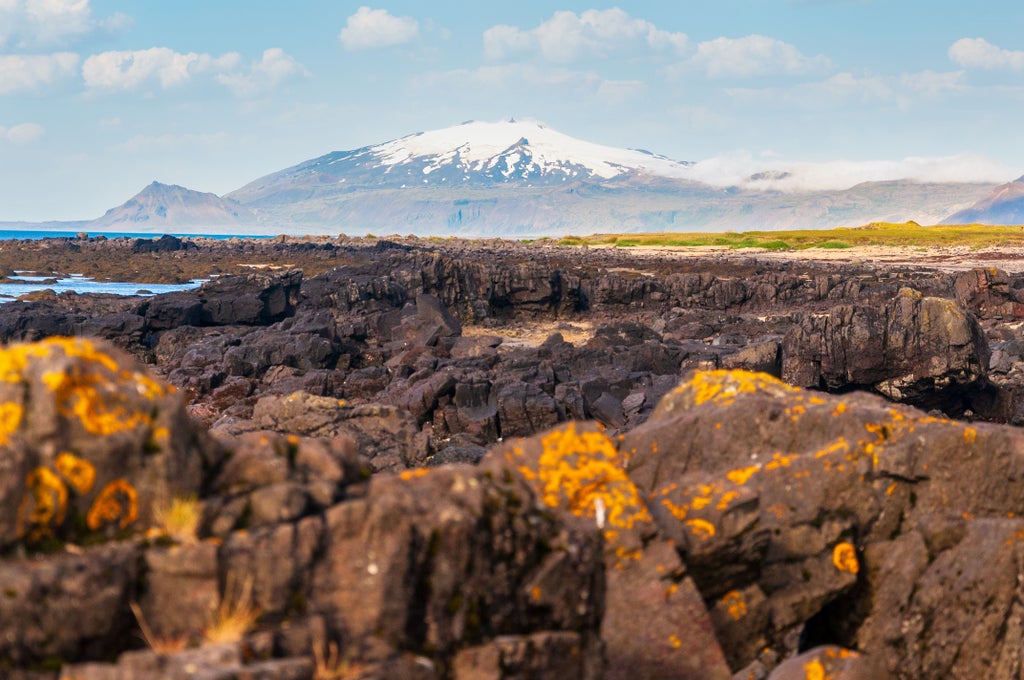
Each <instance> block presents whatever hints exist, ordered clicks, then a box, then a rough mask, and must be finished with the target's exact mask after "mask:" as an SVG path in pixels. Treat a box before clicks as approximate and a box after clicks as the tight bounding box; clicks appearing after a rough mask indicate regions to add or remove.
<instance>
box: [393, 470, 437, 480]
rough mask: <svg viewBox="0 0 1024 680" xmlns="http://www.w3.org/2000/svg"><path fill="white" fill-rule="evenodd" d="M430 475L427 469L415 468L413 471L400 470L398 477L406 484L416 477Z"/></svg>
mask: <svg viewBox="0 0 1024 680" xmlns="http://www.w3.org/2000/svg"><path fill="white" fill-rule="evenodd" d="M429 473H430V470H428V469H427V468H415V469H413V470H402V471H401V472H399V473H398V477H399V478H400V479H402V480H403V481H406V482H408V481H409V480H410V479H416V478H418V477H425V476H426V475H427V474H429Z"/></svg>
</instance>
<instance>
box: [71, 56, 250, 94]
mask: <svg viewBox="0 0 1024 680" xmlns="http://www.w3.org/2000/svg"><path fill="white" fill-rule="evenodd" d="M240 61H241V57H240V56H239V55H238V54H237V53H235V52H229V53H227V54H224V55H222V56H220V57H214V56H211V55H209V54H196V53H195V52H189V53H188V54H182V53H180V52H175V51H174V50H172V49H169V48H167V47H151V48H150V49H147V50H134V51H121V52H102V53H100V54H97V55H93V56H91V57H89V58H88V59H86V60H85V63H84V64H82V77H83V78H84V80H85V84H86V86H87V87H90V88H93V89H97V90H132V89H135V88H137V87H139V86H141V85H145V84H148V83H150V82H154V81H156V82H159V84H160V87H161V88H163V89H168V88H171V87H175V86H178V85H183V84H185V83H187V82H189V81H190V80H191V79H192V77H193V76H194V75H196V74H199V73H207V72H228V71H230V70H232V69H234V68H235V67H237V66H238V64H239V62H240Z"/></svg>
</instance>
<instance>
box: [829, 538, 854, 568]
mask: <svg viewBox="0 0 1024 680" xmlns="http://www.w3.org/2000/svg"><path fill="white" fill-rule="evenodd" d="M832 564H834V565H835V567H836V569H838V570H839V571H845V572H849V573H851V574H856V573H857V572H858V571H860V562H858V561H857V550H856V548H854V547H853V545H852V544H851V543H847V542H845V541H844V542H842V543H837V544H836V547H835V548H833V549H832Z"/></svg>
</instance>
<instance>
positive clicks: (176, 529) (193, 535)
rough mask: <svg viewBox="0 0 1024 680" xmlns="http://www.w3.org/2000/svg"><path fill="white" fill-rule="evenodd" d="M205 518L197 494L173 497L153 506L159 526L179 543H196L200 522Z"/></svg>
mask: <svg viewBox="0 0 1024 680" xmlns="http://www.w3.org/2000/svg"><path fill="white" fill-rule="evenodd" d="M202 518H203V510H202V506H201V505H200V504H199V499H198V498H196V497H195V496H181V497H175V498H172V499H171V501H170V502H169V503H161V504H158V505H156V506H154V508H153V520H154V521H155V522H156V525H157V528H158V529H159V530H160V531H161V532H162V533H163V534H164V535H165V536H169V537H171V538H173V539H174V540H175V541H177V542H178V543H196V542H198V540H199V522H200V521H201V520H202Z"/></svg>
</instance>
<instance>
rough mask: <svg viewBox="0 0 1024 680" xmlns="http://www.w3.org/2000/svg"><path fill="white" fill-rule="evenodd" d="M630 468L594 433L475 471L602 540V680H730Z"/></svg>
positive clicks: (492, 454) (500, 451) (532, 445)
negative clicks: (524, 488)
mask: <svg viewBox="0 0 1024 680" xmlns="http://www.w3.org/2000/svg"><path fill="white" fill-rule="evenodd" d="M628 464H629V455H628V454H627V453H624V452H622V450H621V449H619V448H618V447H617V446H616V444H615V443H614V442H613V441H612V440H611V439H609V437H608V436H607V435H606V434H605V433H604V432H603V430H602V429H601V428H600V426H598V425H596V424H593V423H588V424H582V423H569V424H567V425H563V426H560V427H557V428H554V429H552V430H549V431H548V432H546V433H543V434H541V435H537V436H535V437H531V438H529V439H518V440H513V441H511V442H507V443H506V444H505V445H503V446H499V447H496V448H494V449H492V450H491V451H489V452H488V453H487V455H486V456H485V458H484V460H483V461H482V462H481V466H482V467H483V468H484V469H485V470H487V471H488V472H490V473H492V474H493V475H495V476H499V475H500V476H503V477H511V478H519V479H521V480H522V481H523V482H524V483H525V484H527V485H528V486H530V487H532V488H533V490H534V493H535V494H536V496H537V499H538V501H539V502H540V503H541V504H542V505H543V506H546V507H547V508H548V509H549V510H550V511H551V512H553V513H555V514H557V515H560V516H562V517H564V518H565V521H579V520H581V519H582V520H584V521H588V522H594V523H595V524H596V526H597V527H598V528H600V529H601V530H602V533H603V536H604V541H605V552H604V557H605V570H606V574H607V576H606V584H605V587H606V594H605V600H606V609H605V612H604V618H603V622H602V627H601V637H602V640H603V641H604V643H605V655H606V658H607V666H608V667H607V669H606V672H605V676H604V677H605V678H607V679H608V680H620V679H621V680H625V679H626V678H634V677H643V678H649V679H650V680H659V679H664V680H668V679H669V678H672V679H675V680H698V679H701V680H728V678H729V677H730V673H729V667H728V666H727V665H726V662H725V658H724V656H723V654H722V650H721V648H720V647H719V645H718V642H717V641H716V640H715V637H714V633H713V628H712V624H711V619H710V618H709V615H708V611H707V609H706V608H705V606H704V602H703V600H702V598H701V595H700V593H699V592H698V591H697V588H696V587H695V585H694V583H693V580H692V579H691V578H689V577H688V576H687V575H686V569H685V567H684V565H683V564H682V563H681V562H680V559H679V555H678V554H677V553H676V551H675V548H674V546H673V545H672V543H670V542H668V541H666V540H664V538H659V537H658V536H657V534H658V528H657V526H656V525H655V523H654V521H653V518H652V516H651V514H650V512H649V510H648V504H647V503H646V502H645V500H644V498H643V495H642V492H641V491H640V489H639V488H638V487H637V486H636V484H634V483H633V481H632V480H631V479H630V478H629V475H628V474H627V472H626V469H627V466H628Z"/></svg>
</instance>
